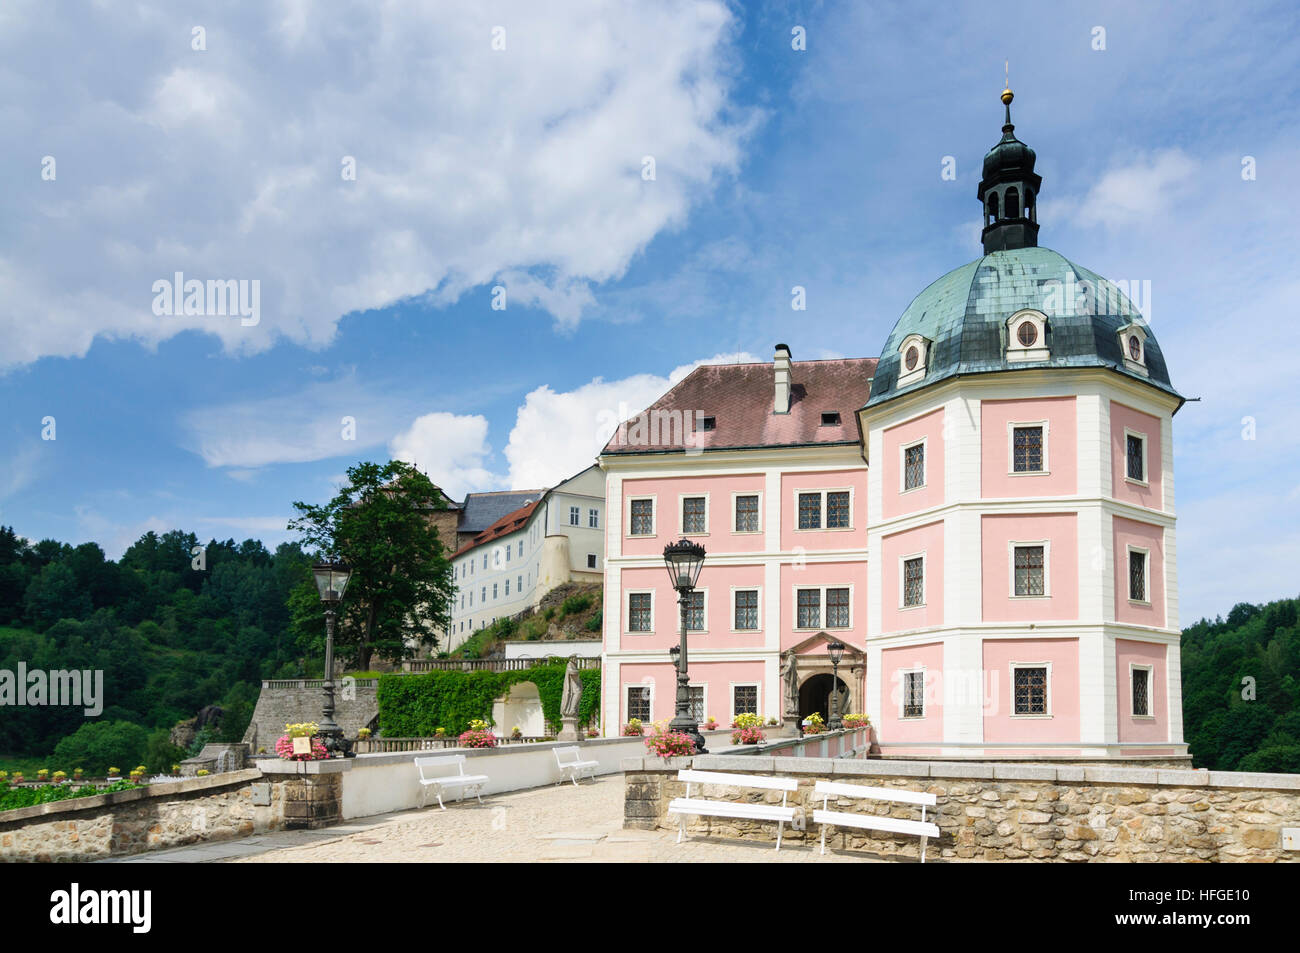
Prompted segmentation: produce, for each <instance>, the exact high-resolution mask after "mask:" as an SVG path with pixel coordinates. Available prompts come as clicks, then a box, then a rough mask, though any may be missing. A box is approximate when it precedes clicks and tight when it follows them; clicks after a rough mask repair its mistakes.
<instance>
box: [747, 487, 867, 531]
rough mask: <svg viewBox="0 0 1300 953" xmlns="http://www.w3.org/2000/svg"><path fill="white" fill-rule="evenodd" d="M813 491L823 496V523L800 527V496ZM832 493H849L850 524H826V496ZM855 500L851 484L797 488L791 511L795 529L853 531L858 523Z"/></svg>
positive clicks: (760, 503) (760, 502)
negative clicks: (810, 526) (809, 527)
mask: <svg viewBox="0 0 1300 953" xmlns="http://www.w3.org/2000/svg"><path fill="white" fill-rule="evenodd" d="M812 493H820V494H821V498H822V502H821V525H820V526H819V527H817V528H816V529H800V528H799V497H800V496H803V495H805V494H812ZM831 493H848V495H849V525H848V526H830V527H828V526H827V525H826V517H827V515H828V513H827V510H826V498H827V496H828V494H831ZM854 502H855V500H854V492H853V487H851V486H828V487H825V488H823V489H811V488H810V489H802V490H795V491H794V497H793V503H792V505H793V509H792V511H791V512H792V513H793V514H794V519H793V521H792V522H793V525H794V531H795V532H796V533H848V532H852V531H853V530H854V529H855V528H856V525H855V523H854V520H853V514H854V512H855V508H854ZM759 505H760V506H761V505H762V501H761V500H760V501H759Z"/></svg>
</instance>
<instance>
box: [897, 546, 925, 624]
mask: <svg viewBox="0 0 1300 953" xmlns="http://www.w3.org/2000/svg"><path fill="white" fill-rule="evenodd" d="M918 557H919V558H920V560H921V601H920V602H918V603H917V604H916V605H914V606H909V605H906V604H905V602H906V596H907V573H906V568H905V567H906V564H907V561H908V560H909V559H916V558H918ZM929 564H930V560H929V557H928V556H927V555H926V551H925V550H922V551H921V552H919V553H907V554H906V555H903V556H899V557H898V608H899V610H900V611H904V612H906V611H910V610H912V609H924V608H925V606H926V602H927V601H928V600H927V598H926V596H927V595H928V594H929V591H930V565H929Z"/></svg>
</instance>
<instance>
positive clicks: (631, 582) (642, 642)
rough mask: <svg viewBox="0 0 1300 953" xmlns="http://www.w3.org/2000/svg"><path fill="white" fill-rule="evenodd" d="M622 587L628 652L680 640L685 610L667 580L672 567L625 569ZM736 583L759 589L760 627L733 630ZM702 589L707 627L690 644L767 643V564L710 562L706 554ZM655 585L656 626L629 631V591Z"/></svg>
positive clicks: (665, 646) (707, 646)
mask: <svg viewBox="0 0 1300 953" xmlns="http://www.w3.org/2000/svg"><path fill="white" fill-rule="evenodd" d="M621 575H622V578H623V591H622V593H621V594H620V595H621V599H620V619H619V625H620V626H621V629H620V632H621V633H622V634H621V635H620V642H621V645H622V647H623V651H625V652H645V651H660V650H662V651H664V652H666V651H668V649H669V647H671V646H673V645H676V644H677V643H678V641H679V638H680V636H679V633H680V629H681V610H680V609H679V608H678V605H677V593H676V592H675V591H673V588H672V587H671V586H670V585H669V584H668V573H667V571H666V570H665V569H664V568H663V567H662V566H643V567H639V568H634V569H624V570H623V572H622V574H621ZM732 587H736V588H745V589H758V590H759V596H758V622H759V629H758V631H757V632H748V631H746V632H733V631H732V630H731V629H732V623H733V622H734V619H735V617H734V615H733V612H732V605H731V598H732V597H731V591H732ZM696 588H697V589H699V590H701V591H703V592H704V625H705V631H704V632H695V631H692V632H691V633H690V641H689V643H688V646H689V649H688V650H693V649H696V648H699V649H737V648H762V646H763V639H764V636H763V633H764V632H765V631H766V629H767V627H768V626H769V625H771V624H772V621H771V620H769V619H767V618H765V617H764V616H765V613H764V608H765V605H764V602H765V596H766V593H765V592H764V591H763V567H762V566H718V565H713V566H710V565H709V563H708V560H707V559H706V560H705V563H704V568H703V569H702V570H701V571H700V578H699V582H698V585H697V587H696ZM647 589H652V590H654V594H655V597H654V632H653V633H637V632H628V630H627V623H628V594H629V593H630V592H634V591H636V592H641V591H644V590H647Z"/></svg>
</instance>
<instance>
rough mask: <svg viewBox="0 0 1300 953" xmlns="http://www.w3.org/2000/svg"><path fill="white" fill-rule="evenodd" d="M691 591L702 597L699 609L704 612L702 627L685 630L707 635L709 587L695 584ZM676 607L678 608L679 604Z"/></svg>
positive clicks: (690, 632) (691, 633)
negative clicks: (701, 604)
mask: <svg viewBox="0 0 1300 953" xmlns="http://www.w3.org/2000/svg"><path fill="white" fill-rule="evenodd" d="M691 591H692V592H698V593H699V594H700V595H701V597H702V601H703V606H702V608H701V609H700V611H701V612H702V613H703V614H704V619H703V621H704V628H702V629H687V630H686V631H687V633H688V634H690V635H708V634H709V589H708V587H707V586H696V587H695V588H694V589H692V590H691ZM678 608H680V606H679V607H678Z"/></svg>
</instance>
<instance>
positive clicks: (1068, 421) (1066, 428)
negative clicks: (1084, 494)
mask: <svg viewBox="0 0 1300 953" xmlns="http://www.w3.org/2000/svg"><path fill="white" fill-rule="evenodd" d="M1078 419H1079V418H1078V410H1077V407H1076V401H1075V399H1074V398H1073V397H1035V398H1031V399H1027V400H984V401H980V433H981V435H982V437H981V451H980V491H981V493H982V494H983V496H984V497H985V498H987V499H1008V498H1014V497H1034V496H1071V495H1073V494H1074V493H1075V492H1076V489H1077V487H1078V481H1079V436H1078V430H1079V423H1078ZM1040 420H1045V421H1046V422H1047V439H1046V450H1047V460H1046V464H1047V472H1045V473H1013V472H1011V468H1012V458H1011V434H1010V431H1009V429H1008V425H1009V424H1011V423H1022V422H1023V423H1037V422H1038V421H1040Z"/></svg>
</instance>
